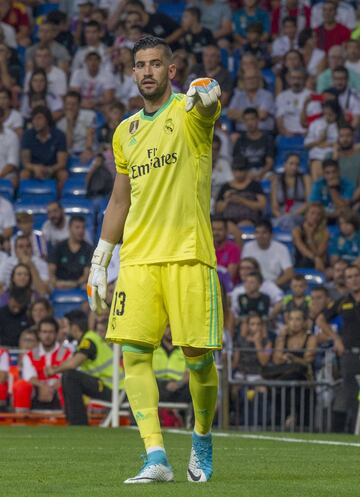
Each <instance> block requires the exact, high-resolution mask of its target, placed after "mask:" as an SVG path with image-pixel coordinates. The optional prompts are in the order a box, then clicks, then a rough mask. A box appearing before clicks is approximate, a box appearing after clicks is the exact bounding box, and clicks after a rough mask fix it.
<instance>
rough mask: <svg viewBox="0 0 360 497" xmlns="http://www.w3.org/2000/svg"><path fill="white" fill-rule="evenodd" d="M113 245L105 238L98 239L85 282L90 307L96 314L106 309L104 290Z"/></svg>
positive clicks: (105, 289)
mask: <svg viewBox="0 0 360 497" xmlns="http://www.w3.org/2000/svg"><path fill="white" fill-rule="evenodd" d="M114 247H115V245H114V244H113V243H109V242H107V241H105V240H101V239H100V240H99V243H98V246H97V247H96V249H95V251H94V254H93V257H92V259H91V268H90V274H89V279H88V282H87V288H86V290H87V296H88V301H89V305H90V309H91V310H92V311H94V312H97V313H98V314H100V313H101V311H102V310H105V309H107V304H106V302H105V299H106V291H107V267H108V265H109V263H110V260H111V256H112V252H113V250H114Z"/></svg>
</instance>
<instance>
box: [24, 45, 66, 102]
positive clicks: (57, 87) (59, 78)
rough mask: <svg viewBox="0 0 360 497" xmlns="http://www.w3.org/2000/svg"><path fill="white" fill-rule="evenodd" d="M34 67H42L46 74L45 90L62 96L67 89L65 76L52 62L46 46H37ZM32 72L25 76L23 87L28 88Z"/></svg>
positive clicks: (26, 89)
mask: <svg viewBox="0 0 360 497" xmlns="http://www.w3.org/2000/svg"><path fill="white" fill-rule="evenodd" d="M35 67H36V68H38V67H39V68H40V69H44V70H45V72H46V76H47V82H48V86H47V90H48V92H49V93H52V94H53V95H55V96H57V97H63V96H64V95H65V93H66V91H67V78H66V74H65V72H64V71H63V70H62V69H60V68H59V67H56V66H55V65H54V64H53V56H52V53H51V51H50V48H48V47H39V48H37V49H36V52H35ZM31 76H32V72H31V71H29V72H27V73H26V76H25V83H24V89H25V91H28V90H29V82H30V79H31Z"/></svg>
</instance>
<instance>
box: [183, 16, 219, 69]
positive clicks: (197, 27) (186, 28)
mask: <svg viewBox="0 0 360 497" xmlns="http://www.w3.org/2000/svg"><path fill="white" fill-rule="evenodd" d="M181 27H182V29H183V32H184V33H183V37H182V39H181V45H182V47H183V48H184V49H185V50H186V51H187V52H188V53H189V54H193V55H194V56H195V60H196V62H197V63H198V64H200V63H201V60H202V50H203V48H204V47H206V46H208V45H212V44H213V43H215V40H214V37H213V35H212V32H211V31H210V30H209V29H207V28H204V26H203V25H202V24H201V12H200V9H199V8H198V7H187V8H186V9H185V10H184V12H183V15H182V20H181Z"/></svg>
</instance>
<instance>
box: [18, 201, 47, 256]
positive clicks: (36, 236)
mask: <svg viewBox="0 0 360 497" xmlns="http://www.w3.org/2000/svg"><path fill="white" fill-rule="evenodd" d="M19 235H24V236H27V237H28V238H30V241H31V246H32V251H33V255H35V256H36V257H41V258H43V259H46V256H47V247H46V241H45V238H44V236H43V234H42V233H41V231H39V230H34V226H33V215H32V214H31V213H30V212H26V211H20V210H18V211H17V212H16V235H15V236H13V237H12V238H11V255H14V252H15V240H16V238H17V237H18V236H19Z"/></svg>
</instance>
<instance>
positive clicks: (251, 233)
mask: <svg viewBox="0 0 360 497" xmlns="http://www.w3.org/2000/svg"><path fill="white" fill-rule="evenodd" d="M239 230H240V231H241V239H242V241H243V242H249V241H251V240H254V238H255V226H252V225H249V226H239Z"/></svg>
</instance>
